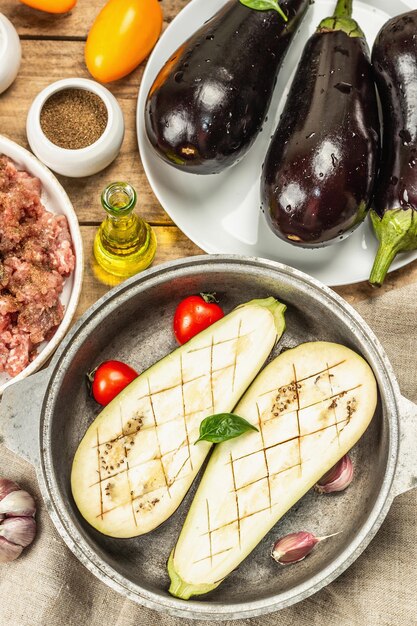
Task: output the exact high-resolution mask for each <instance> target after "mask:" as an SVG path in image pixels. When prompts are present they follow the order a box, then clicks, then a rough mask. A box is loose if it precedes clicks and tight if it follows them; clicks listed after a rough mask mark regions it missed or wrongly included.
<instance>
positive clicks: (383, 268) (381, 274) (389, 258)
mask: <svg viewBox="0 0 417 626" xmlns="http://www.w3.org/2000/svg"><path fill="white" fill-rule="evenodd" d="M396 256H397V249H396V248H395V247H394V246H392V245H391V244H388V245H386V244H383V243H380V244H379V248H378V252H377V255H376V257H375V261H374V265H373V267H372V271H371V275H370V277H369V283H370V284H371V285H372V287H381V285H382V283H383V282H384V280H385V277H386V275H387V274H388V270H389V268H390V267H391V263H392V262H393V260H394V259H395V257H396Z"/></svg>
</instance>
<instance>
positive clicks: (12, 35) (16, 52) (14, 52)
mask: <svg viewBox="0 0 417 626" xmlns="http://www.w3.org/2000/svg"><path fill="white" fill-rule="evenodd" d="M21 59H22V49H21V45H20V39H19V35H18V34H17V32H16V29H15V27H14V26H13V24H12V23H11V21H10V20H8V19H7V17H6V16H5V15H3V13H0V93H3V91H6V89H8V88H9V87H10V85H11V84H12V83H13V81H14V79H15V78H16V76H17V74H18V72H19V68H20V62H21Z"/></svg>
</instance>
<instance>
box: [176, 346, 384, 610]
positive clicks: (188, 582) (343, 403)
mask: <svg viewBox="0 0 417 626" xmlns="http://www.w3.org/2000/svg"><path fill="white" fill-rule="evenodd" d="M376 402H377V387H376V382H375V377H374V375H373V372H372V370H371V368H370V367H369V365H368V364H367V363H366V361H364V359H363V358H362V357H360V356H359V355H358V354H356V353H355V352H353V351H352V350H350V349H349V348H346V347H344V346H341V345H338V344H333V343H327V342H314V343H307V344H302V345H300V346H298V347H297V348H294V349H292V350H288V351H286V352H284V353H283V354H281V355H280V356H279V357H277V358H276V359H275V360H274V361H272V363H270V364H269V365H268V366H267V367H266V368H265V370H264V371H263V372H262V373H261V374H260V375H259V376H258V377H257V378H256V380H255V381H254V383H253V384H252V385H251V387H250V388H249V390H248V391H247V393H246V394H245V396H244V397H243V398H242V400H241V402H240V403H239V404H238V406H237V407H236V408H235V410H234V412H235V413H236V414H238V415H240V416H242V417H244V418H245V419H246V420H248V421H249V422H251V423H252V424H254V425H255V426H256V427H257V428H258V430H259V432H253V431H252V432H249V433H247V434H245V435H243V436H241V437H239V439H235V440H231V441H228V442H224V443H221V444H219V445H218V446H216V448H215V450H214V452H213V454H212V456H211V459H210V461H209V463H208V465H207V468H206V470H205V472H204V476H203V478H202V481H201V483H200V486H199V488H198V490H197V493H196V495H195V498H194V501H193V503H192V505H191V508H190V511H189V513H188V516H187V518H186V521H185V524H184V527H183V529H182V532H181V534H180V537H179V539H178V542H177V545H176V546H175V548H174V550H173V552H172V553H171V556H170V559H169V562H168V572H169V574H170V577H171V587H170V592H171V594H172V595H174V596H177V597H180V598H183V599H188V598H190V597H191V596H193V595H199V594H203V593H207V592H209V591H211V590H213V589H215V588H216V587H217V586H218V585H219V584H220V583H221V582H222V581H223V580H224V578H225V577H226V576H228V575H229V574H230V572H232V570H234V569H235V568H236V567H237V566H238V565H239V564H240V563H241V562H242V561H243V559H245V558H246V557H247V556H248V554H249V553H250V552H251V551H252V550H253V549H254V548H255V546H256V545H257V544H258V543H259V542H260V541H261V539H262V538H263V537H264V536H265V535H266V533H267V532H268V531H269V530H270V529H271V528H272V527H273V526H274V525H275V524H276V523H277V521H278V520H279V519H280V518H281V517H282V516H283V515H284V514H285V513H286V512H287V511H288V510H289V509H290V508H291V507H292V506H293V505H294V504H295V503H296V502H297V501H298V500H299V499H300V498H301V497H302V496H303V495H304V494H305V493H306V492H307V491H308V490H309V489H311V488H312V487H313V485H314V484H315V483H316V482H317V481H318V480H319V479H320V478H321V477H322V476H323V474H325V473H326V472H327V471H328V470H329V469H330V468H331V467H333V465H335V463H336V462H337V461H338V460H339V459H340V458H341V457H343V456H344V455H345V454H346V453H347V452H348V451H349V450H350V449H351V448H352V446H353V445H355V443H356V442H357V441H358V439H359V438H360V437H361V436H362V434H363V433H364V431H365V430H366V428H367V426H368V425H369V423H370V421H371V419H372V417H373V415H374V412H375V408H376ZM198 445H199V444H198Z"/></svg>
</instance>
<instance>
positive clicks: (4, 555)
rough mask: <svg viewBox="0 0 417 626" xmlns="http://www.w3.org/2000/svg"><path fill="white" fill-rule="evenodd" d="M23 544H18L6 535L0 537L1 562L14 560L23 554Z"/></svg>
mask: <svg viewBox="0 0 417 626" xmlns="http://www.w3.org/2000/svg"><path fill="white" fill-rule="evenodd" d="M22 550H23V548H22V546H17V545H16V544H14V543H11V542H10V541H7V539H5V538H4V537H0V563H9V562H10V561H14V560H15V559H17V557H18V556H20V555H21V554H22Z"/></svg>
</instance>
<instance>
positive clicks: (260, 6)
mask: <svg viewBox="0 0 417 626" xmlns="http://www.w3.org/2000/svg"><path fill="white" fill-rule="evenodd" d="M240 2H241V3H242V4H244V5H245V7H248V8H249V9H255V11H270V10H275V11H277V12H278V13H279V14H280V16H281V17H282V19H283V20H284V22H288V17H287V16H286V15H285V13H284V11H283V10H282V9H281V7H280V6H279V2H278V0H240Z"/></svg>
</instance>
